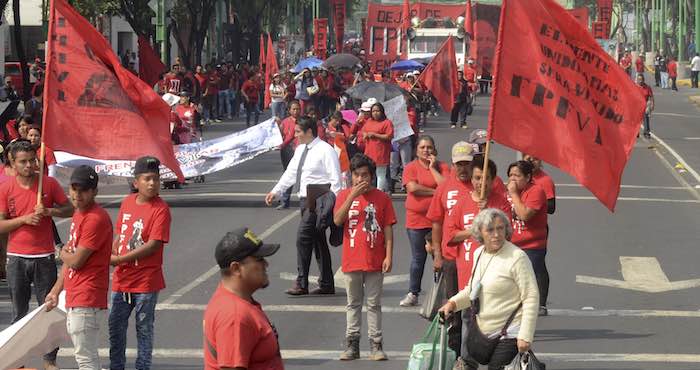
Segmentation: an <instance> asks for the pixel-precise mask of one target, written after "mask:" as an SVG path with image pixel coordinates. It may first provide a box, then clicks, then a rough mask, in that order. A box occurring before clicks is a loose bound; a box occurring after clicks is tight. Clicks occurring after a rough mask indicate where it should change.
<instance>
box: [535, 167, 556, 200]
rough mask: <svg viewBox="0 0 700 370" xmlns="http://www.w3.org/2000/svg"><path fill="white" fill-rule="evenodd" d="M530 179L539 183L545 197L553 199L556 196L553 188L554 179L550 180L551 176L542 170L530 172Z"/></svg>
mask: <svg viewBox="0 0 700 370" xmlns="http://www.w3.org/2000/svg"><path fill="white" fill-rule="evenodd" d="M532 181H533V182H534V183H535V184H537V185H539V186H540V187H541V188H542V190H544V195H545V196H546V197H547V199H554V198H556V191H555V188H554V181H552V178H551V177H549V175H547V173H546V172H544V171H543V170H539V171H537V172H535V173H533V174H532Z"/></svg>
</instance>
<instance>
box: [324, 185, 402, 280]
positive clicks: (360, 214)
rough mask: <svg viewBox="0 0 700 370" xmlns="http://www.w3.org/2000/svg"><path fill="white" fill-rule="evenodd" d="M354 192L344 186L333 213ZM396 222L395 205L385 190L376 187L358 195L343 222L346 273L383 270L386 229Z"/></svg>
mask: <svg viewBox="0 0 700 370" xmlns="http://www.w3.org/2000/svg"><path fill="white" fill-rule="evenodd" d="M351 192H352V189H344V190H341V191H340V193H338V198H337V199H336V201H335V209H334V210H333V213H335V212H337V211H338V210H339V209H340V207H341V206H342V205H343V203H345V200H346V199H347V198H348V197H349V196H350V193H351ZM395 223H396V214H395V213H394V206H393V205H392V204H391V198H389V196H388V195H386V194H385V193H384V192H382V191H380V190H377V189H376V188H375V189H371V190H369V191H368V192H366V193H365V194H362V195H360V196H358V197H357V198H355V199H354V200H353V201H352V205H351V206H350V209H349V210H348V218H347V220H345V224H344V225H343V257H342V261H341V265H342V269H343V272H353V271H365V272H373V271H381V270H382V263H383V262H384V258H386V245H385V243H384V229H385V228H386V227H388V226H391V225H393V224H395Z"/></svg>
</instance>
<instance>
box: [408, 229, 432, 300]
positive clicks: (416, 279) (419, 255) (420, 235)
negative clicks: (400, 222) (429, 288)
mask: <svg viewBox="0 0 700 370" xmlns="http://www.w3.org/2000/svg"><path fill="white" fill-rule="evenodd" d="M430 230H431V229H430V228H426V229H406V233H407V234H408V242H409V243H410V244H411V268H410V271H409V283H408V291H409V292H411V293H413V294H415V295H418V294H420V291H421V289H420V286H421V282H422V280H423V270H425V260H426V259H427V258H428V252H426V251H425V236H426V235H428V233H429V232H430Z"/></svg>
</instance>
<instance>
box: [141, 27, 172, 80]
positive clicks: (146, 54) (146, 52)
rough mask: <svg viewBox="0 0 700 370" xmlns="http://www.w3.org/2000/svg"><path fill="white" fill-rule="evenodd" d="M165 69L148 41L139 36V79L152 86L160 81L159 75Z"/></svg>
mask: <svg viewBox="0 0 700 370" xmlns="http://www.w3.org/2000/svg"><path fill="white" fill-rule="evenodd" d="M166 69H167V67H166V66H165V64H163V62H162V61H161V60H160V56H159V55H158V53H156V51H155V50H153V48H152V47H151V43H150V42H148V39H146V38H145V37H143V36H139V77H141V79H142V80H143V81H144V82H146V83H147V84H149V85H150V86H153V85H155V84H156V83H157V82H158V81H159V80H160V74H161V73H163V72H164V71H165V70H166Z"/></svg>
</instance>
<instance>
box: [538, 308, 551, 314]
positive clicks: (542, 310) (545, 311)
mask: <svg viewBox="0 0 700 370" xmlns="http://www.w3.org/2000/svg"><path fill="white" fill-rule="evenodd" d="M548 314H549V312H548V311H547V306H540V309H539V310H538V311H537V315H538V316H547V315H548Z"/></svg>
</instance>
